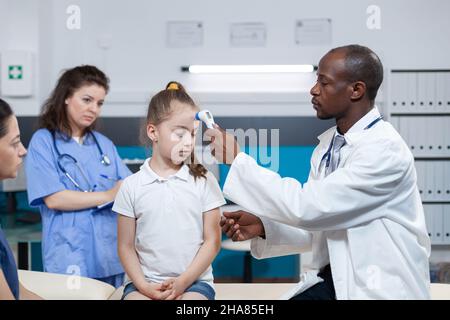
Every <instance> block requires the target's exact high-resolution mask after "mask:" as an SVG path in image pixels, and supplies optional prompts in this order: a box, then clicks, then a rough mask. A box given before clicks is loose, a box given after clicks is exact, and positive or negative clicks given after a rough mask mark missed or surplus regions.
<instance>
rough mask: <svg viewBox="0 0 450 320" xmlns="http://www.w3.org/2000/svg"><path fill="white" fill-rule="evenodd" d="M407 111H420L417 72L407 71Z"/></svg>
mask: <svg viewBox="0 0 450 320" xmlns="http://www.w3.org/2000/svg"><path fill="white" fill-rule="evenodd" d="M405 79H406V81H405V82H406V93H405V96H406V97H405V100H406V110H405V111H406V112H412V113H414V112H416V111H418V110H419V109H418V106H417V73H416V72H406V73H405Z"/></svg>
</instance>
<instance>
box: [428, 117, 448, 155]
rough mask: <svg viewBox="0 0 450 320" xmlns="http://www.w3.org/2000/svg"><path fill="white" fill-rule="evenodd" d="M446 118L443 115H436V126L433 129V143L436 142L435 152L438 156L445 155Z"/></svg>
mask: <svg viewBox="0 0 450 320" xmlns="http://www.w3.org/2000/svg"><path fill="white" fill-rule="evenodd" d="M444 120H445V118H443V117H435V126H434V127H433V128H431V129H432V132H433V140H434V142H433V144H434V154H435V155H436V156H437V157H440V156H443V155H445V150H444V147H443V146H444V144H445V136H444V129H445V127H444V125H445V122H444Z"/></svg>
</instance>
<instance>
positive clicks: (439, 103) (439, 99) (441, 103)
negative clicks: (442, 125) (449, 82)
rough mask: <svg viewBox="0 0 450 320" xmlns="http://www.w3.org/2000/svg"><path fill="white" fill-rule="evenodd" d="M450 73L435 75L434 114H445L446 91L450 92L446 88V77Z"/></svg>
mask: <svg viewBox="0 0 450 320" xmlns="http://www.w3.org/2000/svg"><path fill="white" fill-rule="evenodd" d="M448 74H450V72H437V73H436V99H435V100H436V106H435V108H434V110H435V112H445V98H446V91H448V90H450V89H449V88H448V87H446V77H447V75H448Z"/></svg>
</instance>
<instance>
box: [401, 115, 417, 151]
mask: <svg viewBox="0 0 450 320" xmlns="http://www.w3.org/2000/svg"><path fill="white" fill-rule="evenodd" d="M413 120H414V118H413V117H403V118H402V124H401V127H402V128H404V129H403V130H404V135H405V141H406V143H407V144H408V146H409V149H410V150H411V152H412V153H413V155H416V153H417V145H416V143H415V140H414V135H413V133H414V132H413V130H411V129H412V125H413Z"/></svg>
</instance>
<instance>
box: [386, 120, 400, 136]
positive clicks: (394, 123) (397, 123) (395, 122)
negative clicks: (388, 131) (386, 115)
mask: <svg viewBox="0 0 450 320" xmlns="http://www.w3.org/2000/svg"><path fill="white" fill-rule="evenodd" d="M389 122H390V123H391V125H392V126H393V127H394V129H395V130H397V132H398V133H399V134H400V135H401V136H402V137H403V135H402V134H401V131H400V118H399V117H398V116H391V118H390V119H389Z"/></svg>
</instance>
